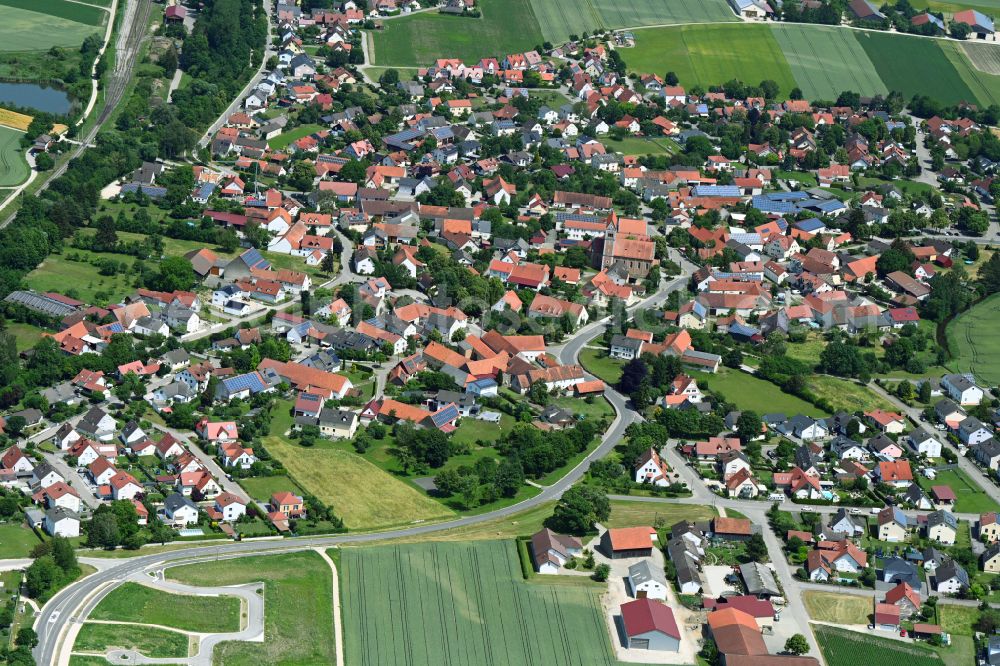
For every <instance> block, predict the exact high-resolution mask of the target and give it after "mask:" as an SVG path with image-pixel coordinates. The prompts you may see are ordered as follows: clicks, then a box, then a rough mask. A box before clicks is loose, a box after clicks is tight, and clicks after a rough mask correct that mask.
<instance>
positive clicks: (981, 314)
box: [948, 294, 1000, 385]
mask: <svg viewBox="0 0 1000 666" xmlns="http://www.w3.org/2000/svg"><path fill="white" fill-rule="evenodd" d="M998 324H1000V294H993V295H992V296H990V297H989V298H987V299H985V300H983V301H982V302H980V303H978V304H976V305H975V306H973V307H972V308H971V309H969V310H966V311H965V312H963V313H962V314H960V315H959V316H958V317H956V318H955V319H953V320H952V321H951V323H949V324H948V348H949V350H950V351H951V355H952V358H953V360H952V361H951V364H950V365H951V366H952V368H953V369H954V370H955V371H956V372H971V373H973V374H975V376H976V377H977V378H978V379H979V380H980V381H982V382H984V383H986V384H990V385H994V384H997V383H1000V336H997V335H996V334H995V333H996V330H997V325H998Z"/></svg>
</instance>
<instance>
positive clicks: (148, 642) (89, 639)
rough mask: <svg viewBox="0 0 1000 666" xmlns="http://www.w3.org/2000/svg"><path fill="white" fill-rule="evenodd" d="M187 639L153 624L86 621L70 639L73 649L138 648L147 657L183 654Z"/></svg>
mask: <svg viewBox="0 0 1000 666" xmlns="http://www.w3.org/2000/svg"><path fill="white" fill-rule="evenodd" d="M190 642H191V639H190V638H188V636H186V635H185V634H182V633H178V632H176V631H167V630H166V629H159V628H156V627H133V626H130V625H127V624H94V623H91V622H87V623H86V624H84V625H83V626H82V627H81V628H80V633H79V634H78V635H77V637H76V642H75V643H73V649H74V650H75V651H77V652H97V653H99V654H104V652H106V651H107V650H108V649H110V648H125V649H133V650H138V651H139V652H141V653H142V654H143V655H145V656H147V657H152V658H154V659H157V658H169V657H174V658H176V657H187V656H188V655H189V654H190V653H191V652H190V648H189V644H190Z"/></svg>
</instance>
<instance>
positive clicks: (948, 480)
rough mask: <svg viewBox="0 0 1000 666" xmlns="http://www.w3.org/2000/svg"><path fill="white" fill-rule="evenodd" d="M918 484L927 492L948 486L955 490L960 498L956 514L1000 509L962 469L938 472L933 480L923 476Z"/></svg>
mask: <svg viewBox="0 0 1000 666" xmlns="http://www.w3.org/2000/svg"><path fill="white" fill-rule="evenodd" d="M918 482H919V483H920V485H921V487H923V488H924V489H926V490H930V488H931V486H948V487H950V488H951V489H952V490H954V491H955V496H956V497H957V498H958V500H957V501H956V502H955V512H956V513H985V512H987V511H996V510H997V509H1000V507H998V506H997V503H996V502H994V501H993V500H992V499H990V496H989V495H987V494H986V491H984V490H983V488H982V486H980V485H979V484H978V483H977V482H976V481H975V480H973V479H970V478H969V477H968V476H967V475H966V474H965V472H963V471H962V470H960V469H949V470H944V471H942V472H938V473H937V475H936V476H935V477H934V479H933V480H932V479H928V478H926V477H924V476H923V475H921V476H920V477H919V479H918Z"/></svg>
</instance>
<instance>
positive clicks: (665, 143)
mask: <svg viewBox="0 0 1000 666" xmlns="http://www.w3.org/2000/svg"><path fill="white" fill-rule="evenodd" d="M606 143H607V147H608V148H609V149H610V150H613V151H614V152H616V153H621V154H622V155H673V154H674V153H676V152H678V151H679V150H680V148H679V146H678V145H677V144H676V143H674V140H673V139H668V138H666V137H657V138H648V139H647V138H644V137H639V136H630V137H626V138H624V139H622V140H621V141H617V140H615V139H612V138H610V137H608V140H607V142H606Z"/></svg>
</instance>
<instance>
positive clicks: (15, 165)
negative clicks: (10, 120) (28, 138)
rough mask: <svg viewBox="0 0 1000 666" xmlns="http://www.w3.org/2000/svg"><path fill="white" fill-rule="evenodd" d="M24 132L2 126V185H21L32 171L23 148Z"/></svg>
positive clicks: (0, 145)
mask: <svg viewBox="0 0 1000 666" xmlns="http://www.w3.org/2000/svg"><path fill="white" fill-rule="evenodd" d="M23 134H24V133H23V132H18V131H17V130H16V129H11V128H10V127H0V187H8V186H11V185H20V184H21V183H23V182H24V181H25V180H26V179H27V178H28V174H30V173H31V170H30V169H29V167H28V163H27V162H26V161H25V160H24V151H23V150H22V149H21V137H22V136H23Z"/></svg>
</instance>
